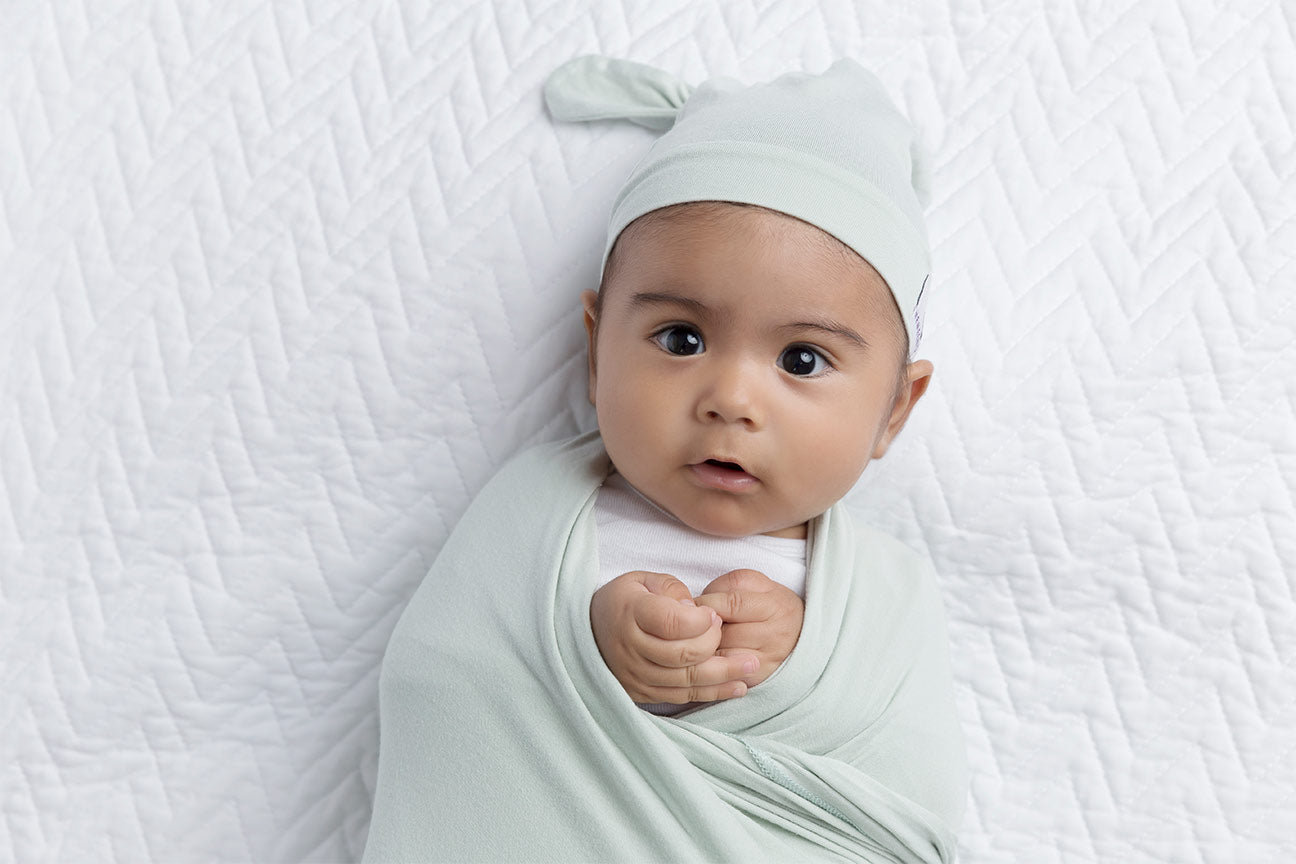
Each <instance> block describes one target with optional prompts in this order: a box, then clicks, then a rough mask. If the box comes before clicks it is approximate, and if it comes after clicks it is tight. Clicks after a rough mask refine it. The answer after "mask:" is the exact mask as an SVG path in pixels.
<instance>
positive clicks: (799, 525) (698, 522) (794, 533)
mask: <svg viewBox="0 0 1296 864" xmlns="http://www.w3.org/2000/svg"><path fill="white" fill-rule="evenodd" d="M673 515H674V516H675V518H676V519H679V520H680V521H681V522H683V523H684V524H685V525H687V526H688V527H690V528H692V529H693V530H694V531H697V532H698V533H700V534H707V535H710V536H712V537H721V538H724V539H728V540H733V539H737V538H741V537H752V536H755V535H757V534H767V535H771V536H782V537H793V538H797V537H800V538H804V537H805V536H806V534H805V531H806V523H805V522H792V523H791V524H782V523H774V524H768V523H754V522H751V521H745V520H741V519H739V520H733V519H722V518H716V517H715V516H714V515H711V514H708V515H706V516H700V517H694V518H690V517H689V516H682V515H680V514H678V513H676V514H673Z"/></svg>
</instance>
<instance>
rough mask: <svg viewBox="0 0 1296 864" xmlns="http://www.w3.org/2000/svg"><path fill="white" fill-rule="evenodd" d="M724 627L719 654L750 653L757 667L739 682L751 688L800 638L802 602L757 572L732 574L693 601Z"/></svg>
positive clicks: (766, 674) (780, 662)
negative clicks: (707, 609)
mask: <svg viewBox="0 0 1296 864" xmlns="http://www.w3.org/2000/svg"><path fill="white" fill-rule="evenodd" d="M697 604H698V605H699V606H709V607H710V608H712V609H714V610H715V611H716V612H717V613H718V614H719V615H720V618H721V620H722V621H724V625H723V626H722V628H721V631H720V647H719V649H718V650H717V651H716V653H717V654H719V655H721V656H729V655H730V654H753V653H754V654H755V655H756V656H757V657H758V658H759V659H760V668H759V669H757V670H756V672H754V673H752V674H751V675H748V676H747V677H746V678H744V679H743V680H744V681H745V682H746V683H747V686H748V687H755V686H756V685H757V684H759V683H761V682H762V681H764V680H765V679H766V678H768V677H769V676H770V675H773V674H774V670H775V669H777V668H778V667H779V666H781V665H782V664H783V661H784V660H786V659H787V657H788V655H789V654H791V653H792V649H793V648H795V647H796V644H797V640H798V639H800V637H801V622H802V620H803V619H804V617H805V603H804V602H803V601H802V600H801V598H800V597H799V596H797V594H796V592H795V591H793V590H792V589H790V588H788V587H787V586H786V585H781V584H779V583H778V582H775V581H774V580H773V579H770V578H769V577H768V576H766V575H765V574H764V573H761V572H759V571H756V570H731V571H729V572H728V573H726V574H724V575H723V576H721V577H720V578H718V579H716V580H714V581H713V582H712V583H711V584H710V585H708V586H707V587H706V588H705V589H704V590H703V592H702V594H701V596H699V597H698V598H697Z"/></svg>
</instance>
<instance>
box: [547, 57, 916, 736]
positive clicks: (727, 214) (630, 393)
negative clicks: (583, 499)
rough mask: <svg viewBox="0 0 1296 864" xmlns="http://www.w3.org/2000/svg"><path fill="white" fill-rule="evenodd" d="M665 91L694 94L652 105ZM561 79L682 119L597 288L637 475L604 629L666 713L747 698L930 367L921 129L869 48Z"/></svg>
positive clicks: (555, 86)
mask: <svg viewBox="0 0 1296 864" xmlns="http://www.w3.org/2000/svg"><path fill="white" fill-rule="evenodd" d="M646 90H647V91H649V92H654V91H655V95H657V96H658V97H659V98H662V99H664V101H666V102H667V103H674V102H683V103H684V110H683V111H682V112H680V116H679V117H678V118H675V117H653V116H647V117H645V114H646V113H647V111H648V108H649V107H650V106H651V100H648V101H647V103H645V100H644V98H643V96H644V92H645V91H646ZM546 96H547V98H548V101H549V105H550V110H551V111H552V112H553V113H554V116H555V117H558V118H560V119H596V118H603V117H613V116H627V117H630V118H631V119H635V120H637V121H639V122H646V125H650V126H665V125H667V122H668V121H670V125H673V127H674V128H672V129H671V130H670V131H669V132H668V133H667V134H666V135H664V136H663V137H662V138H661V139H659V140H658V141H657V143H656V145H655V146H654V148H653V150H652V152H651V153H650V154H649V155H648V156H647V158H646V159H645V160H644V162H643V163H641V164H640V166H639V167H638V168H637V169H636V171H635V173H634V176H632V177H631V178H630V180H629V181H627V183H626V184H625V186H624V187H623V191H622V194H621V196H620V197H619V198H618V201H617V204H616V208H615V212H614V214H613V220H612V221H613V225H612V230H611V231H610V232H609V242H610V245H609V247H608V249H607V252H606V255H605V262H604V268H603V279H602V284H601V286H600V290H599V292H598V293H597V294H596V293H594V292H592V291H586V292H585V294H584V296H583V298H582V300H583V306H584V321H585V327H586V331H587V333H588V336H589V379H590V401H591V402H592V403H593V404H594V405H595V408H596V411H597V414H598V426H599V431H600V433H601V435H602V438H603V443H604V446H605V447H606V449H607V453H608V456H609V457H610V458H611V462H612V465H613V469H614V471H615V472H616V473H615V474H613V475H612V477H611V478H610V480H609V483H608V484H606V485H605V487H604V489H603V490H601V491H600V498H599V502H598V510H599V517H600V518H599V522H598V528H599V554H600V560H601V562H602V564H601V567H600V570H601V577H600V581H599V584H600V585H601V587H600V588H599V589H598V591H597V592H596V593H595V595H594V598H593V601H592V603H591V605H590V618H591V622H592V625H593V628H594V635H595V638H596V640H597V643H598V647H599V650H600V652H601V653H602V656H603V658H604V659H605V661H606V662H607V664H608V667H609V668H610V669H611V670H612V672H613V673H614V674H615V675H616V677H617V680H618V681H620V682H621V684H622V686H623V687H624V688H625V690H626V692H627V693H629V694H630V695H631V696H632V697H633V698H634V699H635V700H636V701H638V702H641V703H656V704H655V705H653V706H650V710H654V711H655V712H656V713H663V714H664V713H674V711H672V710H671V709H669V708H667V707H666V705H667V704H671V703H675V704H679V703H687V702H705V701H714V700H717V699H725V698H731V697H735V696H742V695H743V694H745V693H746V691H747V688H748V687H753V686H755V685H756V684H758V683H760V682H761V681H764V680H765V679H766V678H768V677H769V675H770V674H771V673H772V672H773V671H774V670H775V669H776V668H777V667H778V665H779V664H780V663H781V662H782V661H783V660H784V659H785V658H786V657H787V656H788V654H789V653H791V651H792V649H793V647H794V646H795V644H796V641H797V637H798V634H799V632H800V629H801V620H802V609H803V607H802V602H801V596H800V595H801V594H802V592H803V585H804V578H805V567H804V561H805V537H806V532H807V525H808V524H809V522H810V520H811V519H813V518H814V517H815V516H818V515H819V514H821V513H823V512H824V511H825V510H827V509H828V507H829V506H830V505H832V504H833V503H834V502H836V501H837V500H839V499H840V498H841V497H842V496H843V495H845V494H846V492H847V491H849V490H850V488H851V487H852V486H853V485H854V484H855V482H856V481H857V480H858V479H859V477H860V474H861V473H862V472H863V470H864V468H865V466H866V465H867V464H868V462H869V460H870V459H876V458H879V457H881V456H882V454H883V453H885V452H886V449H887V447H888V445H889V444H890V442H891V440H892V439H893V438H894V437H895V436H896V434H897V433H898V432H899V431H900V429H901V428H902V427H903V426H904V424H905V421H906V420H907V419H908V417H909V413H910V411H911V410H912V409H913V407H914V405H915V404H916V403H917V401H918V399H919V398H920V397H921V396H922V395H923V393H924V392H925V391H926V389H927V385H928V383H929V382H930V380H931V374H932V364H931V363H929V362H928V361H926V360H917V361H914V362H910V351H911V348H913V349H915V350H916V348H917V347H918V346H917V341H918V338H919V336H920V333H921V309H920V308H919V303H920V300H921V294H922V288H923V285H924V283H925V280H926V270H927V250H926V237H925V232H924V230H923V225H922V217H921V206H920V205H919V203H918V201H917V197H916V193H915V190H914V188H913V182H912V178H913V175H914V173H915V170H914V165H913V160H912V159H911V153H910V148H911V143H912V140H913V139H912V132H911V130H910V128H909V126H908V124H907V123H906V122H905V121H904V119H903V118H902V117H900V116H899V114H898V113H897V112H896V111H895V109H894V108H893V107H892V106H891V104H890V102H889V100H887V98H886V96H885V94H884V93H883V92H882V91H881V88H880V86H879V85H878V84H877V82H876V79H874V78H873V77H872V76H870V75H868V73H866V72H864V71H863V70H862V69H860V68H859V67H857V66H855V65H854V64H851V63H839V64H837V65H836V66H834V67H833V69H832V70H830V71H829V72H828V73H827V74H826V75H824V76H822V77H819V78H815V77H812V76H807V75H787V76H784V77H783V78H781V79H779V80H778V81H776V82H773V83H771V84H766V85H760V86H757V87H752V88H743V87H742V86H741V85H738V84H737V82H734V81H732V80H729V79H719V80H713V81H710V82H707V84H706V85H704V86H703V88H702V89H701V90H700V91H699V92H697V93H689V92H688V91H687V88H683V87H681V86H680V85H679V84H678V82H675V81H673V80H671V79H670V78H669V77H668V76H665V75H664V74H663V73H660V72H658V71H657V70H654V69H651V68H650V67H645V66H641V65H638V64H632V63H626V62H623V61H610V60H606V59H603V58H594V57H587V58H581V59H580V60H577V61H573V63H571V64H568V65H567V66H566V67H564V68H562V69H560V70H559V71H558V72H556V73H555V74H554V76H553V77H552V78H551V79H550V82H549V84H548V85H547V89H546ZM634 99H638V100H639V101H638V104H637V105H635V104H630V105H627V104H626V102H627V101H631V100H634ZM673 107H674V106H673V105H669V104H668V111H669V110H670V108H673ZM871 261H876V262H877V267H875V266H874V264H872V263H870V262H871ZM878 267H881V268H884V269H885V271H886V273H887V276H889V280H888V278H884V276H883V275H881V274H879V271H878ZM892 283H894V284H892ZM900 302H903V303H904V304H905V309H906V311H907V312H908V313H910V315H911V316H912V317H908V316H906V314H905V313H902V312H901V307H900V306H899V305H898V303H900ZM909 322H912V324H911V325H910V326H906V325H907V324H908V323H909ZM910 330H912V331H913V337H914V338H913V340H912V345H911V340H910ZM618 475H619V476H618ZM636 498H638V500H637V501H636ZM636 505H637V507H638V509H637V510H636ZM614 513H615V514H616V517H617V518H612V514H614ZM636 513H638V517H637V518H635V514H636ZM714 538H733V539H728V540H726V541H717V540H716V539H714ZM682 549H687V553H686V554H682V553H681V550H682ZM753 560H757V561H764V562H768V564H769V565H770V566H771V567H773V568H774V569H775V570H777V572H778V573H779V574H780V578H774V579H771V578H770V577H769V576H768V575H767V574H766V573H764V572H762V569H763V568H762V567H758V566H755V565H754V564H752V563H750V562H752V561H753ZM726 561H727V562H730V563H733V562H744V564H743V567H742V569H732V568H730V567H727V566H726V565H725V562H726ZM631 562H637V566H635V567H634V569H633V570H630V571H628V572H625V573H618V572H616V571H617V568H618V567H620V566H623V564H627V563H631ZM672 565H673V567H672ZM654 568H655V569H654ZM681 568H682V570H683V572H681ZM718 568H719V572H720V573H721V574H722V575H720V576H719V578H713V577H714V576H715V575H717V573H716V571H717V569H718ZM657 570H662V571H665V572H656V571H657ZM725 571H729V572H725ZM694 598H696V599H694Z"/></svg>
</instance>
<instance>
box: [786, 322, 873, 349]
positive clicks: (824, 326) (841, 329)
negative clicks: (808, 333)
mask: <svg viewBox="0 0 1296 864" xmlns="http://www.w3.org/2000/svg"><path fill="white" fill-rule="evenodd" d="M779 329H780V330H819V331H821V332H823V333H833V334H836V335H837V336H841V337H843V338H846V339H849V340H850V341H852V342H854V343H855V344H856V345H859V346H860V347H861V348H867V347H868V342H866V341H865V340H864V337H863V336H861V335H859V334H858V333H856V332H855V331H854V330H852V329H851V328H849V327H847V326H846V325H845V324H839V323H838V322H836V321H833V320H831V319H825V320H823V321H797V322H796V323H794V324H784V325H783V326H782V327H780V328H779Z"/></svg>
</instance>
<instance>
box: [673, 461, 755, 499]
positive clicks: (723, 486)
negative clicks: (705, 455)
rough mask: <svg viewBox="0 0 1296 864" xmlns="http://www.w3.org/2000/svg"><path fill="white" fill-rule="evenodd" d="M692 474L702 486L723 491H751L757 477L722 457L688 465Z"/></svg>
mask: <svg viewBox="0 0 1296 864" xmlns="http://www.w3.org/2000/svg"><path fill="white" fill-rule="evenodd" d="M689 467H690V468H692V470H693V476H694V477H695V478H696V479H697V481H698V482H699V483H701V484H702V485H703V486H705V487H708V488H711V489H719V490H722V491H725V492H743V491H751V490H754V489H755V488H756V484H757V479H756V478H755V477H753V476H752V475H751V474H748V473H747V471H746V470H745V469H744V468H743V467H742V465H740V464H738V463H737V462H728V461H726V460H724V459H708V460H706V461H705V462H698V463H697V464H695V465H691V466H689Z"/></svg>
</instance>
